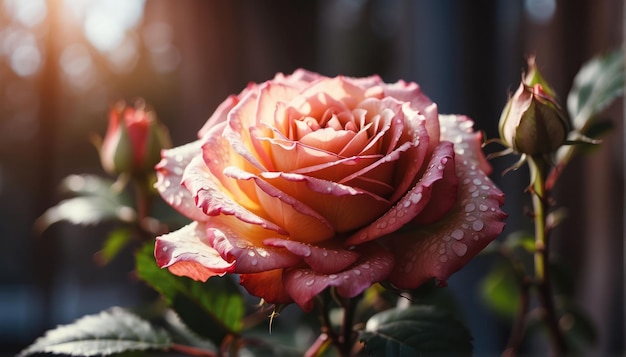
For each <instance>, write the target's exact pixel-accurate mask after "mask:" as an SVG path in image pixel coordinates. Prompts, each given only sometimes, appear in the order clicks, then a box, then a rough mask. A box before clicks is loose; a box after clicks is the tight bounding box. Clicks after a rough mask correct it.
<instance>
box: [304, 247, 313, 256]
mask: <svg viewBox="0 0 626 357" xmlns="http://www.w3.org/2000/svg"><path fill="white" fill-rule="evenodd" d="M303 255H304V256H305V257H310V256H311V248H309V247H306V249H305V251H304V254H303Z"/></svg>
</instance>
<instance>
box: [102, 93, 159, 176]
mask: <svg viewBox="0 0 626 357" xmlns="http://www.w3.org/2000/svg"><path fill="white" fill-rule="evenodd" d="M169 147H171V142H170V137H169V133H168V131H167V128H166V127H165V126H164V125H162V124H161V123H160V122H159V121H158V120H157V118H156V114H155V113H154V111H152V110H150V109H147V108H146V107H145V104H144V103H143V102H142V101H138V102H137V103H135V105H127V104H126V103H123V102H121V103H118V104H116V105H114V106H113V107H112V108H111V111H110V113H109V127H108V129H107V133H106V136H105V138H104V141H103V143H102V147H101V148H100V161H101V162H102V167H103V168H104V170H105V171H106V172H108V173H110V174H113V175H115V174H121V173H127V174H131V175H132V176H141V175H145V174H148V173H150V172H153V171H154V165H156V164H157V163H158V162H159V160H160V158H161V149H164V148H169Z"/></svg>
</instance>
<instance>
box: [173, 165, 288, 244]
mask: <svg viewBox="0 0 626 357" xmlns="http://www.w3.org/2000/svg"><path fill="white" fill-rule="evenodd" d="M216 181H217V180H215V179H214V178H213V175H212V174H211V172H210V171H209V170H208V168H207V167H206V165H205V164H204V160H203V158H202V157H200V156H196V157H195V158H193V159H192V160H191V162H190V163H189V165H187V168H186V169H185V172H184V174H183V184H184V185H185V187H187V189H188V190H189V191H190V192H192V193H193V197H194V198H195V201H196V205H197V206H198V207H199V208H200V209H202V211H203V212H204V213H205V214H206V215H208V216H217V215H219V214H226V215H234V216H235V217H237V218H239V219H240V220H242V221H243V222H246V223H251V224H257V225H259V226H261V227H263V228H266V229H272V230H274V231H276V232H278V233H282V234H285V233H286V232H285V230H284V229H282V228H281V227H279V226H277V225H276V224H274V223H272V222H270V221H268V220H266V219H264V218H263V217H260V216H258V215H257V214H255V213H253V212H251V211H249V210H247V209H246V208H244V207H243V206H241V205H240V204H239V203H237V202H235V200H233V199H232V198H231V197H230V196H228V195H227V194H226V193H224V191H222V190H221V189H220V187H219V185H218V184H217V183H216Z"/></svg>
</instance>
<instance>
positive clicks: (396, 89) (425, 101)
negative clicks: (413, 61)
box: [383, 80, 440, 153]
mask: <svg viewBox="0 0 626 357" xmlns="http://www.w3.org/2000/svg"><path fill="white" fill-rule="evenodd" d="M383 88H384V93H385V94H384V95H385V96H391V97H394V98H396V99H398V100H399V101H401V102H409V103H411V107H412V108H414V109H416V110H418V111H419V112H420V113H421V114H422V115H424V117H425V118H426V130H427V131H428V136H429V137H430V138H431V142H430V143H429V150H428V152H429V153H430V152H432V151H433V150H434V149H435V147H436V146H437V145H439V137H440V135H439V133H440V124H439V120H440V118H439V113H438V111H437V105H436V104H435V103H433V102H432V101H431V100H430V98H428V97H427V96H426V95H425V94H424V93H423V92H422V89H421V88H420V86H419V85H418V84H417V83H414V82H409V83H407V82H405V81H403V80H400V81H398V82H396V83H393V84H385V85H383Z"/></svg>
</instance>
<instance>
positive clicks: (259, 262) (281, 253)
mask: <svg viewBox="0 0 626 357" xmlns="http://www.w3.org/2000/svg"><path fill="white" fill-rule="evenodd" d="M206 227H207V241H208V242H209V244H210V245H211V246H212V247H213V248H215V250H217V252H218V253H219V254H220V256H221V257H222V258H223V259H224V260H227V261H229V262H234V264H235V266H234V269H233V272H234V273H242V274H247V273H258V272H262V271H266V270H273V269H279V268H287V267H292V266H295V265H297V264H299V263H301V262H302V258H300V257H298V256H296V255H294V254H292V253H291V252H289V251H288V250H286V249H284V248H281V247H271V246H266V245H264V244H263V241H265V240H266V239H269V238H286V237H285V236H280V235H278V234H276V232H273V231H270V230H267V229H263V228H261V227H260V226H257V225H251V224H245V223H244V222H241V221H239V220H237V219H236V218H234V217H232V216H224V215H221V216H217V217H211V219H210V220H209V221H208V222H207V225H206Z"/></svg>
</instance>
